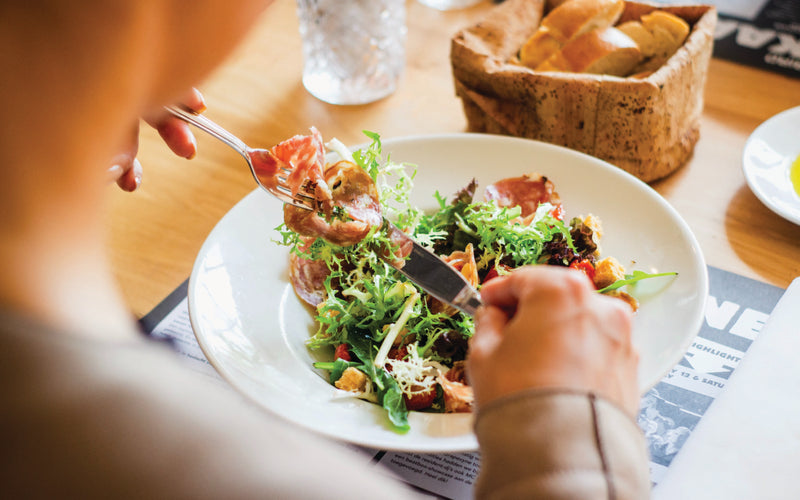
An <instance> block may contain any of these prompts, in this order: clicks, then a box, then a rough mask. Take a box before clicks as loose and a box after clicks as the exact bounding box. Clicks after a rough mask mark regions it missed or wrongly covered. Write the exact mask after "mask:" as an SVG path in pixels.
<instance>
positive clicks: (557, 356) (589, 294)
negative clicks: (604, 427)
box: [468, 265, 639, 415]
mask: <svg viewBox="0 0 800 500" xmlns="http://www.w3.org/2000/svg"><path fill="white" fill-rule="evenodd" d="M481 297H482V299H483V302H484V306H483V307H481V308H480V309H479V310H478V314H477V316H476V322H475V335H474V337H473V338H472V340H471V345H470V355H469V359H468V374H469V378H470V382H471V384H472V387H473V389H474V391H475V399H476V403H477V405H478V406H481V405H485V404H487V403H489V402H491V401H493V400H495V399H498V398H501V397H503V396H507V395H510V394H513V393H516V392H520V391H524V390H527V389H533V388H565V389H571V390H579V391H590V392H593V393H595V394H597V395H598V396H602V397H604V398H606V399H608V400H610V401H612V402H615V403H617V404H619V405H620V406H622V407H623V408H624V409H625V410H626V411H628V412H629V413H630V414H631V415H635V413H636V410H637V408H638V403H639V390H638V383H637V367H638V362H639V354H638V352H637V351H636V349H635V348H634V346H633V344H632V342H631V329H632V312H631V309H630V307H629V306H628V305H627V304H626V303H625V302H623V301H622V300H619V299H615V298H611V297H606V296H603V295H601V294H598V293H597V292H596V291H595V290H594V287H593V286H592V284H591V282H590V281H589V280H588V279H587V278H586V276H585V275H584V274H583V273H579V272H576V271H574V270H569V269H566V268H557V267H553V266H544V265H543V266H533V267H526V268H520V269H518V270H516V271H514V272H512V273H511V274H509V275H506V276H501V277H498V278H494V279H492V280H491V281H489V282H487V283H486V284H485V285H484V286H483V287H482V289H481Z"/></svg>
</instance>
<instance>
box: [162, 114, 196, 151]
mask: <svg viewBox="0 0 800 500" xmlns="http://www.w3.org/2000/svg"><path fill="white" fill-rule="evenodd" d="M152 125H153V126H154V127H155V129H156V130H157V131H158V135H160V136H161V138H162V139H163V140H164V142H165V143H166V144H167V146H168V147H169V149H171V150H172V152H173V153H175V154H176V155H178V156H180V157H181V158H186V159H187V160H191V159H192V158H194V157H195V155H196V154H197V141H196V140H195V138H194V134H193V133H192V131H191V129H190V128H189V124H187V123H186V122H184V121H183V120H181V119H179V118H176V117H174V116H168V115H164V116H162V117H161V118H160V119H159V120H158V121H157V122H155V123H154V124H152Z"/></svg>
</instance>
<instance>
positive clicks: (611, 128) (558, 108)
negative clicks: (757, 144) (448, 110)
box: [450, 0, 717, 182]
mask: <svg viewBox="0 0 800 500" xmlns="http://www.w3.org/2000/svg"><path fill="white" fill-rule="evenodd" d="M655 9H660V10H664V11H667V12H671V13H673V14H675V15H677V16H679V17H680V18H682V19H684V20H685V21H687V22H688V23H689V26H690V32H689V36H688V38H687V39H686V41H685V42H684V44H683V45H682V46H681V47H680V48H679V49H678V50H677V52H675V54H674V55H672V56H671V57H670V58H669V59H668V60H667V61H666V63H664V64H663V65H662V66H660V67H659V68H658V69H657V70H655V71H654V72H653V73H651V74H650V75H649V76H646V77H643V78H634V77H617V76H609V75H597V74H585V73H568V72H549V71H548V72H541V71H534V70H532V69H530V68H528V67H525V66H522V65H520V64H519V62H518V60H517V54H518V52H519V50H520V47H521V46H522V45H523V44H524V43H525V41H526V40H528V39H529V37H531V35H532V34H533V33H534V32H535V31H536V29H537V27H538V26H539V23H540V21H541V19H542V16H543V15H544V14H546V12H544V11H545V6H544V0H506V1H505V2H504V3H503V4H501V5H499V6H497V7H495V8H493V9H492V10H491V11H490V13H489V14H488V15H487V17H486V18H485V19H483V20H482V21H481V22H480V23H478V24H476V25H474V26H471V27H468V28H466V29H463V30H461V31H460V32H458V33H457V34H456V35H455V36H454V37H453V39H452V44H451V54H450V55H451V64H452V70H453V78H454V82H455V91H456V95H457V96H458V97H459V98H460V99H461V101H462V105H463V108H464V113H465V115H466V118H467V124H468V128H469V130H470V131H473V132H486V133H495V134H506V135H514V136H519V137H526V138H530V139H536V140H541V141H545V142H549V143H553V144H558V145H562V146H566V147H568V148H571V149H575V150H577V151H581V152H584V153H587V154H590V155H592V156H595V157H598V158H601V159H603V160H606V161H608V162H609V163H612V164H614V165H616V166H618V167H620V168H622V169H624V170H626V171H628V172H630V173H631V174H633V175H635V176H637V177H638V178H640V179H642V180H643V181H646V182H650V181H654V180H657V179H660V178H662V177H665V176H667V175H669V174H670V173H672V172H674V171H675V170H677V169H678V168H680V167H681V166H682V165H684V164H685V163H686V162H687V160H688V159H689V158H690V157H691V155H692V152H693V150H694V146H695V144H696V142H697V140H698V139H699V137H700V115H701V112H702V109H703V89H704V87H705V81H706V73H707V69H708V63H709V60H710V58H711V52H712V48H713V40H714V37H713V34H714V27H715V24H716V19H717V16H716V10H715V8H714V7H713V6H709V5H693V6H656V5H654V4H645V3H637V2H625V8H624V11H623V13H622V15H621V17H620V19H619V22H620V23H621V22H624V21H627V20H633V19H639V18H640V17H641V16H642V15H644V14H647V13H650V12H652V11H653V10H655Z"/></svg>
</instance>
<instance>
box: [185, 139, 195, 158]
mask: <svg viewBox="0 0 800 500" xmlns="http://www.w3.org/2000/svg"><path fill="white" fill-rule="evenodd" d="M189 142H191V143H192V150H191V151H190V152H189V154H188V155H186V159H187V160H191V159H192V158H194V157H195V156H196V155H197V139H195V137H194V135H192V136H191V137H190V141H189Z"/></svg>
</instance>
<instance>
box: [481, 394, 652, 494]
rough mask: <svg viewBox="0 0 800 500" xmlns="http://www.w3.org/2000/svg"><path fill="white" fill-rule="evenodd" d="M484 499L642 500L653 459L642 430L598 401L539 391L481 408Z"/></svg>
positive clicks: (578, 395)
mask: <svg viewBox="0 0 800 500" xmlns="http://www.w3.org/2000/svg"><path fill="white" fill-rule="evenodd" d="M475 429H476V433H477V436H478V441H479V443H480V447H481V461H482V468H481V472H480V475H479V478H478V482H477V485H476V497H477V498H548V499H553V498H556V499H558V498H564V499H567V498H569V499H576V498H578V499H579V498H591V499H599V498H607V499H641V498H647V497H648V496H649V492H650V481H649V477H648V462H649V461H648V456H647V451H646V449H645V444H644V437H643V435H642V433H641V431H640V430H639V428H638V427H637V426H636V423H635V422H634V421H633V419H631V418H630V417H629V416H628V415H627V414H625V413H624V412H623V411H622V410H621V409H620V408H619V407H617V406H615V405H613V404H611V403H609V402H607V401H605V400H602V399H599V398H596V397H595V396H594V395H591V394H587V393H580V392H574V391H573V392H568V391H556V390H535V391H534V390H532V391H529V392H525V393H519V394H516V395H513V396H511V397H508V398H504V399H500V400H496V401H494V402H492V403H490V404H489V405H488V406H486V407H485V408H479V409H478V413H477V416H476V424H475Z"/></svg>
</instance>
